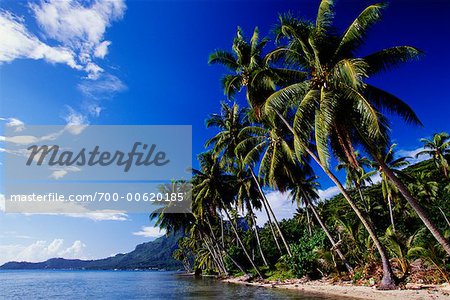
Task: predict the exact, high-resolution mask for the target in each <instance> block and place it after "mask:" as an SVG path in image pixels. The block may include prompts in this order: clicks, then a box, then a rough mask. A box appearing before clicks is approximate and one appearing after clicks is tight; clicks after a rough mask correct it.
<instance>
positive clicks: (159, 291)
mask: <svg viewBox="0 0 450 300" xmlns="http://www.w3.org/2000/svg"><path fill="white" fill-rule="evenodd" d="M0 299H121V300H124V299H166V300H167V299H178V300H180V299H234V300H238V299H245V300H250V299H303V300H319V299H336V298H335V297H320V296H311V295H306V294H302V293H301V292H297V291H286V290H280V289H267V288H262V287H250V286H242V285H236V284H226V283H222V282H219V281H217V280H214V279H209V278H203V279H201V278H200V279H195V278H191V277H186V276H177V275H176V274H175V273H173V272H158V271H148V272H147V271H145V272H144V271H56V270H18V271H15V270H14V271H10V270H0Z"/></svg>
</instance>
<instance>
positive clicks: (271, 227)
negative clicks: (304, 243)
mask: <svg viewBox="0 0 450 300" xmlns="http://www.w3.org/2000/svg"><path fill="white" fill-rule="evenodd" d="M249 169H250V172H251V174H252V177H253V180H254V181H255V183H256V186H257V187H258V191H259V194H260V195H261V202H262V203H263V206H264V210H265V212H266V214H267V222H268V223H269V226H270V230H271V231H272V235H273V239H274V240H275V244H276V245H277V248H278V251H280V254H283V251H281V247H280V244H279V242H278V238H277V235H276V233H275V230H274V229H273V223H272V217H271V216H270V212H269V209H268V208H267V204H266V201H264V199H266V194H264V191H263V190H262V188H261V185H260V184H259V181H258V178H256V175H255V172H253V169H252V168H251V167H249Z"/></svg>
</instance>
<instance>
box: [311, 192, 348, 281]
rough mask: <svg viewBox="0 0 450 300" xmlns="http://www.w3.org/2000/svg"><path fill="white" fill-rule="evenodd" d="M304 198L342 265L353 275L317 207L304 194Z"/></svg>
mask: <svg viewBox="0 0 450 300" xmlns="http://www.w3.org/2000/svg"><path fill="white" fill-rule="evenodd" d="M303 196H304V197H305V202H306V207H310V208H311V211H312V212H313V215H314V217H315V218H316V220H317V222H318V223H319V225H320V227H322V230H323V231H324V232H325V235H326V236H327V237H328V240H329V241H330V243H331V246H333V250H334V251H335V252H336V253H337V255H338V256H339V258H340V259H341V260H342V263H343V264H344V266H345V268H346V269H347V271H348V272H349V273H350V274H353V268H352V266H350V264H349V263H348V261H347V259H346V258H345V256H344V254H343V253H342V251H341V250H340V249H339V245H338V244H337V243H336V242H335V241H334V238H333V237H332V236H331V234H330V232H329V231H328V228H327V226H326V225H325V224H324V223H323V221H322V219H321V218H320V216H319V214H318V213H317V210H316V208H315V206H314V205H313V204H312V203H311V201H310V200H309V198H308V197H307V196H306V195H305V193H303Z"/></svg>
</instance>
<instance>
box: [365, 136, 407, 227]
mask: <svg viewBox="0 0 450 300" xmlns="http://www.w3.org/2000/svg"><path fill="white" fill-rule="evenodd" d="M396 146H397V144H392V145H391V147H390V148H389V150H388V151H387V153H386V154H385V156H384V159H383V162H384V163H385V164H386V165H387V166H388V167H389V168H390V169H391V170H393V171H394V172H396V175H397V176H402V175H401V174H402V172H401V170H400V168H404V167H406V166H408V165H409V162H408V160H407V159H408V157H398V158H395V155H394V149H395V147H396ZM372 166H373V167H374V168H375V169H377V170H378V172H379V174H380V177H381V191H382V193H383V198H384V199H385V200H386V201H387V203H388V208H389V217H390V220H391V226H392V230H393V231H394V232H395V222H394V213H393V209H392V207H393V203H392V202H393V201H395V200H396V199H398V198H399V196H400V195H399V191H398V189H397V187H396V186H395V185H394V184H393V182H392V181H391V180H390V179H389V177H388V176H387V175H386V173H385V172H384V171H383V168H381V166H380V165H379V164H378V163H376V162H372Z"/></svg>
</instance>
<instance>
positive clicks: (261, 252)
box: [250, 211, 269, 267]
mask: <svg viewBox="0 0 450 300" xmlns="http://www.w3.org/2000/svg"><path fill="white" fill-rule="evenodd" d="M250 215H251V218H252V221H253V227H254V230H255V236H256V243H257V244H258V249H259V253H260V254H261V258H262V260H263V262H264V265H265V266H266V267H268V266H269V264H268V263H267V260H266V256H265V255H264V251H263V250H262V247H261V241H260V239H259V232H258V226H256V218H255V214H254V213H253V211H251V212H250Z"/></svg>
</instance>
